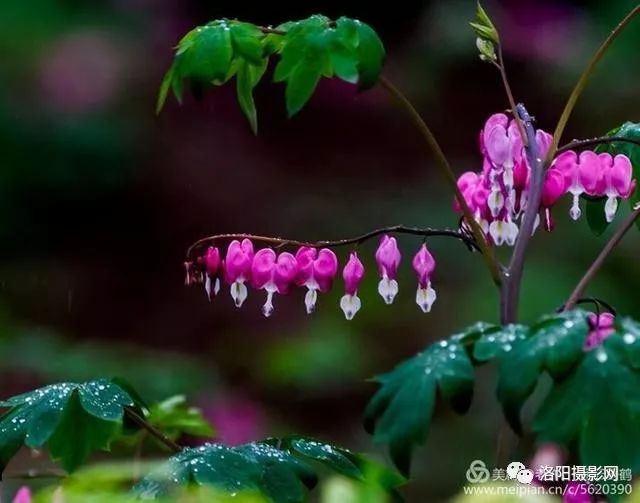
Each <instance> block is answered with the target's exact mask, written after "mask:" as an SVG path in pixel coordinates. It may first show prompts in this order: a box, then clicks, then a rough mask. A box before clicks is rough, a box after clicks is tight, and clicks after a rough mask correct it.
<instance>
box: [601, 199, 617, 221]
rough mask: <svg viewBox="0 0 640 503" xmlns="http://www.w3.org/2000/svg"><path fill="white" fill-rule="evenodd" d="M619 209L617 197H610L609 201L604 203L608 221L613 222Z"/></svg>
mask: <svg viewBox="0 0 640 503" xmlns="http://www.w3.org/2000/svg"><path fill="white" fill-rule="evenodd" d="M617 211H618V199H617V198H616V197H608V198H607V202H606V203H605V205H604V216H605V218H606V220H607V223H611V222H613V219H614V218H615V216H616V212H617Z"/></svg>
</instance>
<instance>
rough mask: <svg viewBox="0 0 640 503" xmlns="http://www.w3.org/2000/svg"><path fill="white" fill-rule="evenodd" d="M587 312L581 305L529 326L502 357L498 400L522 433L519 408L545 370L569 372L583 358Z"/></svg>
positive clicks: (515, 426)
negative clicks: (505, 356)
mask: <svg viewBox="0 0 640 503" xmlns="http://www.w3.org/2000/svg"><path fill="white" fill-rule="evenodd" d="M586 318H587V314H586V313H585V312H584V311H582V310H579V309H576V310H573V311H568V312H564V313H560V314H554V315H551V316H545V317H544V318H543V319H542V320H540V321H539V322H538V323H537V324H535V325H533V326H532V327H531V328H530V329H529V334H528V335H527V338H526V339H522V340H520V341H519V342H518V341H516V343H515V344H514V346H513V349H512V350H511V351H510V354H509V356H508V357H507V358H502V359H501V362H500V368H499V375H498V389H497V394H498V400H499V401H500V403H501V404H502V409H503V411H504V414H505V417H506V419H507V421H508V422H509V424H510V425H511V427H512V428H513V430H514V431H516V432H517V433H520V432H521V431H522V425H521V422H520V409H521V408H522V405H523V404H524V402H525V401H526V400H527V398H529V396H530V395H531V393H533V390H534V389H535V387H536V384H537V383H538V378H539V377H540V374H541V373H542V372H543V371H547V372H549V374H551V375H552V376H553V377H559V376H562V375H564V374H566V373H567V372H569V371H570V370H571V369H572V368H573V367H574V366H575V365H576V364H577V363H578V362H579V361H580V359H581V358H582V355H583V350H582V348H583V345H584V341H585V338H586V336H587V332H588V326H587V321H586Z"/></svg>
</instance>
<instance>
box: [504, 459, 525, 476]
mask: <svg viewBox="0 0 640 503" xmlns="http://www.w3.org/2000/svg"><path fill="white" fill-rule="evenodd" d="M525 468H526V467H525V466H524V465H523V464H522V463H520V462H519V461H512V462H511V463H509V466H507V477H509V478H510V479H511V480H514V479H515V478H516V477H517V476H518V472H519V471H520V470H524V469H525Z"/></svg>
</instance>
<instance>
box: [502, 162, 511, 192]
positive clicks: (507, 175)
mask: <svg viewBox="0 0 640 503" xmlns="http://www.w3.org/2000/svg"><path fill="white" fill-rule="evenodd" d="M502 182H503V183H504V186H505V187H506V188H507V189H511V187H513V165H512V166H507V165H506V164H505V165H504V172H503V173H502Z"/></svg>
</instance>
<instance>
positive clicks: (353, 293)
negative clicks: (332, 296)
mask: <svg viewBox="0 0 640 503" xmlns="http://www.w3.org/2000/svg"><path fill="white" fill-rule="evenodd" d="M342 278H343V279H344V290H345V294H344V295H343V296H342V298H341V299H340V308H341V309H342V311H343V312H344V316H345V318H347V320H352V319H353V317H354V316H355V315H356V313H357V312H358V311H359V310H360V307H361V302H360V298H359V297H358V286H359V285H360V282H361V281H362V278H364V266H363V265H362V262H361V261H360V259H359V258H358V254H357V253H356V252H352V253H351V255H349V261H348V262H347V263H346V264H345V266H344V269H343V270H342Z"/></svg>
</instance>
